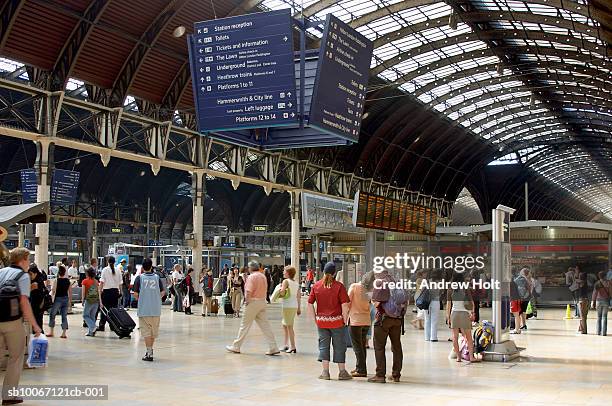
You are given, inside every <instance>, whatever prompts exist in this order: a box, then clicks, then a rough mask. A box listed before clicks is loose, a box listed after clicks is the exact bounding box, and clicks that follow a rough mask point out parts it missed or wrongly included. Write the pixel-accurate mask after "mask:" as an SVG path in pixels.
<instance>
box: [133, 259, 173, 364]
mask: <svg viewBox="0 0 612 406" xmlns="http://www.w3.org/2000/svg"><path fill="white" fill-rule="evenodd" d="M142 270H143V273H142V274H140V275H138V276H137V277H136V280H135V281H134V287H133V291H134V298H136V300H138V320H139V325H140V335H142V337H143V338H144V341H145V345H146V346H147V352H146V353H145V356H144V357H142V360H143V361H153V343H154V342H155V338H157V335H158V333H159V319H160V317H161V306H162V300H161V298H162V296H164V294H165V291H164V286H163V285H162V283H161V280H160V279H159V276H158V275H157V274H156V273H154V272H153V262H152V261H151V259H149V258H147V259H145V260H144V261H143V262H142Z"/></svg>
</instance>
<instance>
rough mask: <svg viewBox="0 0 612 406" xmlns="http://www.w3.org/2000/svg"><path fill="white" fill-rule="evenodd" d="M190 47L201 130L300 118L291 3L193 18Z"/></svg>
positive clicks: (257, 125)
mask: <svg viewBox="0 0 612 406" xmlns="http://www.w3.org/2000/svg"><path fill="white" fill-rule="evenodd" d="M189 51H190V65H191V77H192V83H193V91H194V95H195V104H196V112H197V118H198V129H199V131H200V132H210V131H228V130H239V129H247V128H267V127H277V126H290V125H295V124H296V123H297V122H298V119H299V117H298V110H297V97H296V90H295V71H294V69H295V65H294V60H293V56H294V54H293V36H292V29H291V12H290V10H289V9H286V10H278V11H271V12H264V13H253V14H247V15H242V16H236V17H228V18H221V19H217V20H211V21H204V22H199V23H196V24H195V25H194V34H193V35H192V36H190V38H189Z"/></svg>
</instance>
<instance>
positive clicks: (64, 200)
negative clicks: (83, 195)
mask: <svg viewBox="0 0 612 406" xmlns="http://www.w3.org/2000/svg"><path fill="white" fill-rule="evenodd" d="M79 176H80V174H79V172H75V171H67V170H64V169H55V170H54V171H53V181H52V182H51V204H57V205H65V204H75V203H76V198H77V189H78V187H79Z"/></svg>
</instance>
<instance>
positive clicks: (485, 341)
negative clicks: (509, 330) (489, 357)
mask: <svg viewBox="0 0 612 406" xmlns="http://www.w3.org/2000/svg"><path fill="white" fill-rule="evenodd" d="M493 334H494V327H493V325H492V324H491V323H489V322H488V321H486V320H484V321H483V322H482V324H480V325H479V326H478V327H477V328H476V330H474V352H475V353H477V354H479V353H481V352H483V351H486V350H487V348H488V347H489V346H490V345H491V342H493Z"/></svg>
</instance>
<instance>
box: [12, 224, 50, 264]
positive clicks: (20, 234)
mask: <svg viewBox="0 0 612 406" xmlns="http://www.w3.org/2000/svg"><path fill="white" fill-rule="evenodd" d="M25 232H26V226H25V224H20V225H19V231H17V240H18V243H17V246H18V247H23V246H24V245H25ZM45 265H46V264H45Z"/></svg>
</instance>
